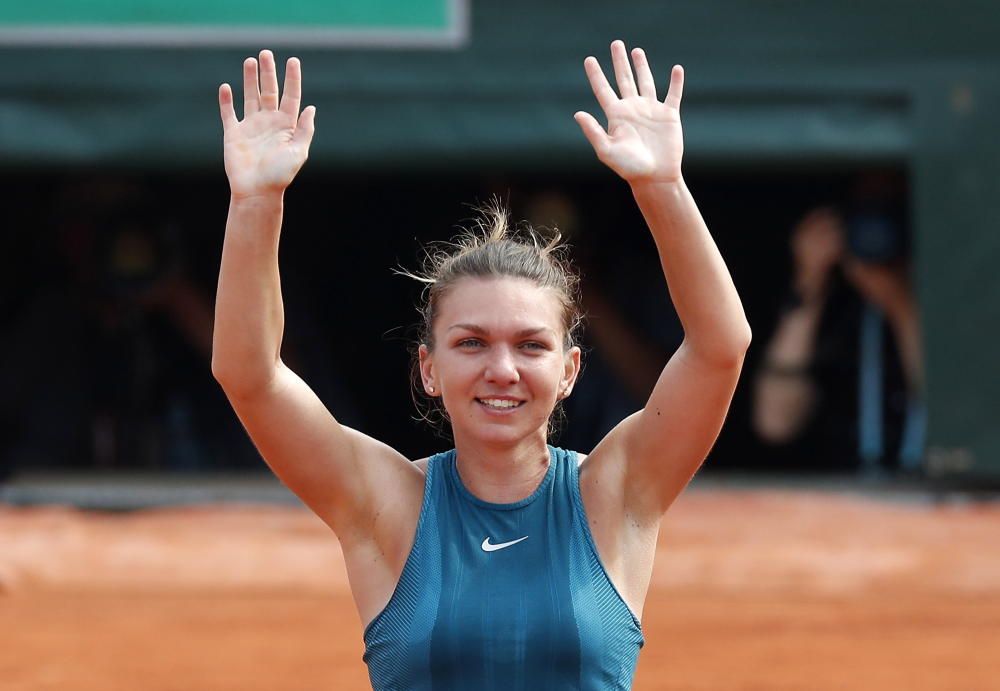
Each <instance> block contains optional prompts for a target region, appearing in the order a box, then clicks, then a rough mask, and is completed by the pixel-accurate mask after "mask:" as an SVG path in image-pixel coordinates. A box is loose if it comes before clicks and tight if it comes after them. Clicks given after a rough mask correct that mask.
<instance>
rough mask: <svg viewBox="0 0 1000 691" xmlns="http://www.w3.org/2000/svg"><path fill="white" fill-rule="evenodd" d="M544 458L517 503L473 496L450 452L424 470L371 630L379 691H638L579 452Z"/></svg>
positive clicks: (630, 633)
mask: <svg viewBox="0 0 1000 691" xmlns="http://www.w3.org/2000/svg"><path fill="white" fill-rule="evenodd" d="M549 458H550V462H549V468H548V471H547V473H546V475H545V478H544V479H543V480H542V482H541V484H539V486H538V488H537V489H536V490H535V491H534V492H533V493H532V494H531V495H530V496H528V497H526V498H525V499H522V500H521V501H518V502H515V503H512V504H494V503H490V502H486V501H483V500H481V499H478V498H477V497H475V496H473V495H472V493H471V492H469V491H468V490H467V489H466V488H465V486H464V485H463V484H462V480H461V478H460V477H459V474H458V470H457V466H456V464H455V451H454V450H451V451H447V452H444V453H439V454H436V455H435V456H432V457H431V458H430V459H429V460H428V463H427V474H426V478H425V481H424V483H425V484H424V498H423V505H422V507H421V509H420V517H419V519H418V520H417V530H416V536H415V539H414V543H413V547H412V549H411V551H410V554H409V556H408V557H407V560H406V564H405V565H404V567H403V572H402V575H401V576H400V579H399V583H398V584H397V585H396V589H395V591H394V592H393V594H392V597H391V598H390V599H389V603H388V604H387V605H386V607H385V609H383V610H382V612H380V613H379V614H378V616H376V617H375V619H373V620H372V622H371V623H370V624H369V625H368V626H367V628H365V632H364V640H365V653H364V657H363V659H364V661H365V663H367V665H368V675H369V678H370V679H371V683H372V687H373V689H375V691H383V690H384V691H390V690H391V691H397V690H399V691H401V690H409V689H414V690H415V689H433V690H434V691H441V690H449V689H483V690H485V691H491V690H493V689H497V690H500V689H502V690H503V691H521V690H525V691H526V690H528V689H532V690H536V689H546V690H553V689H574V690H577V689H601V690H602V691H604V690H606V689H629V688H631V685H632V677H633V675H634V674H635V665H636V661H637V659H638V656H639V649H640V648H641V647H642V645H643V642H644V641H643V636H642V629H641V628H640V624H639V621H638V619H636V618H635V616H634V615H633V614H632V612H631V610H629V608H628V606H627V605H626V604H625V601H624V600H623V599H622V598H621V595H620V594H619V593H618V591H617V590H616V589H615V587H614V586H613V585H612V583H611V580H610V579H609V578H608V575H607V572H606V571H605V570H604V566H603V565H602V564H601V561H600V558H599V557H598V554H597V548H596V546H595V544H594V539H593V537H592V535H591V533H590V526H589V524H588V523H587V517H586V515H585V514H584V509H583V501H582V499H581V497H580V480H579V475H578V467H577V464H578V461H577V456H576V452H574V451H565V450H563V449H558V448H554V447H552V446H550V447H549Z"/></svg>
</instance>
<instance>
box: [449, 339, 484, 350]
mask: <svg viewBox="0 0 1000 691" xmlns="http://www.w3.org/2000/svg"><path fill="white" fill-rule="evenodd" d="M455 345H456V346H458V347H459V348H476V347H479V346H481V345H483V342H482V341H480V340H479V339H478V338H463V339H462V340H461V341H459V342H458V343H456V344H455Z"/></svg>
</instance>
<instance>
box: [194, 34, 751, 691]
mask: <svg viewBox="0 0 1000 691" xmlns="http://www.w3.org/2000/svg"><path fill="white" fill-rule="evenodd" d="M611 56H612V61H613V63H614V68H615V76H616V79H617V83H618V89H619V93H620V95H619V94H616V93H615V91H614V90H613V89H612V88H611V86H610V85H609V83H608V81H607V79H606V78H605V76H604V74H603V72H602V71H601V68H600V66H599V64H598V62H597V60H596V59H595V58H593V57H588V58H587V59H586V60H585V61H584V67H585V70H586V73H587V76H588V78H589V80H590V84H591V87H592V88H593V90H594V94H595V95H596V97H597V100H598V102H599V103H600V105H601V107H602V109H603V110H604V113H605V115H606V116H607V118H608V130H607V131H605V130H604V129H603V128H602V127H601V126H600V125H599V124H598V123H597V121H596V120H595V119H594V118H593V117H592V116H591V115H589V114H587V113H582V112H581V113H577V114H576V116H575V118H576V121H577V123H579V125H580V127H581V129H582V130H583V133H584V135H585V136H586V138H587V139H588V141H590V143H591V145H592V146H593V147H594V150H595V151H596V153H597V155H598V157H599V158H600V160H602V161H603V162H604V163H605V164H607V165H608V166H609V167H610V168H611V169H612V170H614V171H615V172H616V173H618V174H619V175H620V176H621V177H622V178H624V179H625V180H626V181H627V182H629V184H630V185H631V186H632V189H633V192H634V194H635V198H636V201H637V202H638V204H639V207H640V209H641V210H642V213H643V215H644V216H645V218H646V221H647V223H648V225H649V228H650V230H651V232H652V234H653V238H654V240H655V242H656V246H657V248H658V251H659V254H660V258H661V262H662V265H663V270H664V274H665V275H666V278H667V282H668V285H669V289H670V293H671V297H672V299H673V301H674V304H675V306H676V309H677V312H678V314H679V316H680V319H681V321H682V323H683V325H684V329H685V338H684V342H683V344H682V345H681V347H680V348H679V349H678V350H677V351H676V353H675V354H674V355H673V356H672V357H671V358H670V361H669V362H668V363H667V364H666V367H665V368H664V370H663V373H662V375H661V376H660V378H659V381H658V382H657V384H656V386H655V388H654V390H653V392H652V394H651V395H650V397H649V400H648V402H647V404H646V406H645V408H643V409H642V410H640V411H639V412H637V413H635V414H633V415H631V416H629V417H628V418H626V419H625V420H623V421H622V422H621V423H620V424H619V425H618V426H617V427H616V428H615V429H613V430H612V431H611V432H610V433H609V434H608V435H607V437H605V439H604V440H602V441H601V443H600V444H599V445H598V446H597V447H596V448H595V449H594V450H593V452H592V453H591V454H590V455H589V456H587V457H586V458H584V457H582V456H579V455H577V454H575V453H574V452H567V451H564V450H562V449H556V448H554V447H551V446H549V445H548V444H547V432H548V424H549V419H550V417H551V415H552V412H553V410H554V408H555V407H556V404H557V402H558V401H559V400H560V399H562V398H564V397H566V396H569V395H570V393H571V391H572V389H573V385H574V383H575V381H576V377H577V374H578V373H579V371H580V349H579V348H578V347H577V346H575V345H574V343H573V326H574V324H575V321H576V319H575V308H574V305H573V302H572V297H573V281H572V277H571V276H569V275H568V274H567V273H566V272H565V271H564V270H563V269H562V267H561V264H560V263H559V262H558V261H557V260H556V259H555V258H554V256H553V254H552V247H551V246H540V245H538V244H537V242H532V241H530V240H529V241H528V242H518V241H517V239H516V238H512V237H510V236H509V235H508V234H507V233H506V232H505V229H504V227H503V223H502V218H495V219H493V221H492V222H491V223H492V227H491V228H487V229H486V230H487V232H485V233H478V234H477V233H473V234H472V235H470V236H468V237H467V238H466V239H465V241H464V243H465V244H464V246H460V247H459V249H458V250H457V251H456V253H455V255H454V256H450V257H440V258H439V259H440V261H438V262H437V263H436V264H433V263H432V266H431V273H432V275H430V276H429V277H427V280H428V282H429V283H430V284H431V287H430V290H429V291H428V303H427V305H426V306H425V309H424V316H425V324H424V328H425V338H424V342H423V343H422V344H421V345H420V348H419V373H420V381H421V384H422V386H423V389H424V392H425V393H426V395H427V396H429V397H431V398H433V399H437V400H438V401H439V402H440V403H441V405H442V406H443V408H444V411H445V412H446V414H447V417H448V419H449V421H450V424H451V428H452V432H453V435H454V439H455V449H453V450H451V451H449V452H446V453H441V454H436V455H435V456H432V457H430V458H427V459H422V460H419V461H416V462H411V461H409V460H408V459H406V458H404V457H403V456H402V455H401V454H399V453H397V452H396V451H394V450H393V449H391V448H389V447H387V446H386V445H384V444H382V443H380V442H378V441H377V440H375V439H372V438H370V437H367V436H365V435H364V434H362V433H360V432H357V431H355V430H352V429H349V428H347V427H344V426H343V425H341V424H339V423H338V422H337V421H336V420H335V419H334V418H333V416H332V415H331V414H330V412H329V411H327V410H326V408H325V407H324V406H323V405H322V403H321V402H320V401H319V399H318V398H317V397H316V396H315V395H314V394H313V393H312V392H311V391H310V389H309V388H308V387H307V386H306V384H305V383H304V382H303V381H302V380H301V379H299V378H298V377H297V376H296V375H295V373H293V372H291V371H290V370H289V369H288V368H286V367H285V366H284V364H283V363H282V361H281V357H280V346H281V336H282V328H283V316H282V304H281V291H280V285H279V280H278V263H277V249H278V236H279V233H280V226H281V214H282V194H283V191H284V189H285V188H286V187H287V186H288V184H289V183H290V182H291V181H292V178H293V177H294V176H295V173H296V172H297V171H298V169H299V167H300V166H301V165H302V163H303V162H304V161H305V158H306V154H307V151H308V148H309V143H310V140H311V139H312V135H313V121H314V117H315V112H316V111H315V108H313V107H312V106H309V107H307V108H305V109H304V110H302V111H301V113H300V110H299V108H300V100H299V99H300V94H301V69H300V65H299V62H298V60H296V59H295V58H291V59H289V60H288V63H287V67H286V73H285V87H284V94H283V96H282V97H281V99H280V101H279V95H278V78H277V70H276V66H275V62H274V58H273V56H272V55H271V53H270V52H268V51H263V52H262V53H261V54H260V63H259V66H260V74H259V86H258V63H257V61H256V60H254V59H252V58H250V59H248V60H246V61H245V62H244V65H243V80H244V95H245V96H244V119H243V120H242V121H239V120H237V117H236V114H235V111H234V108H233V96H232V91H231V89H230V87H229V86H228V85H226V84H223V85H222V87H221V88H220V91H219V104H220V109H221V113H222V120H223V125H224V130H225V160H226V172H227V175H228V176H229V181H230V187H231V192H232V197H231V203H230V212H229V219H228V222H227V226H226V237H225V244H224V248H223V255H222V267H221V271H220V276H219V288H218V298H217V303H216V322H215V338H214V352H213V359H212V371H213V373H214V375H215V377H216V379H217V380H218V381H219V382H220V384H221V385H222V387H223V388H224V389H225V391H226V394H227V396H228V397H229V400H230V402H231V403H232V405H233V408H234V409H235V410H236V413H237V415H238V416H239V418H240V420H242V422H243V424H244V426H245V427H246V429H247V430H248V432H249V434H250V436H251V437H252V438H253V441H254V443H255V444H256V445H257V448H258V449H259V450H260V452H261V454H262V455H263V457H264V458H265V459H266V461H267V463H268V464H269V465H270V467H271V468H272V469H273V470H274V472H275V473H276V474H277V475H278V476H279V477H280V478H281V480H282V481H283V482H284V483H285V484H286V485H288V487H289V488H291V489H292V490H293V491H294V492H295V493H296V494H297V495H298V496H299V497H300V498H301V499H302V500H303V501H304V502H305V503H306V504H307V505H308V506H309V507H310V508H311V509H312V510H313V511H315V512H316V513H317V515H319V516H320V517H321V518H322V519H323V520H324V521H325V522H326V523H327V524H328V525H329V526H330V527H331V528H332V529H333V530H334V532H335V533H336V534H337V536H338V538H339V539H340V542H341V544H342V546H343V550H344V556H345V560H346V563H347V570H348V576H349V579H350V583H351V590H352V593H353V596H354V600H355V603H356V605H357V608H358V613H359V615H360V617H361V620H362V622H363V623H364V624H365V625H366V629H365V644H366V652H365V661H366V662H367V663H368V667H369V675H370V677H371V681H372V685H373V687H375V688H379V689H381V688H385V689H390V688H391V689H396V688H399V689H416V688H438V689H442V688H444V689H449V688H474V687H476V688H498V687H501V686H502V687H503V688H505V689H521V688H530V689H556V688H575V689H579V688H587V689H606V688H628V687H629V686H630V685H631V681H632V677H633V674H634V671H635V663H636V659H637V656H638V650H639V647H641V645H642V634H641V630H640V626H639V618H640V617H641V615H642V606H643V601H644V599H645V596H646V590H647V587H648V585H649V578H650V574H651V571H652V567H653V555H654V552H655V546H656V538H657V533H658V529H659V525H660V519H661V517H662V515H663V513H664V512H665V511H666V510H667V508H668V507H669V506H670V504H671V503H672V502H673V500H674V499H675V498H676V497H677V495H678V494H679V493H680V492H681V490H682V489H683V488H684V487H685V485H686V484H687V483H688V481H689V480H690V478H691V476H692V475H693V474H694V472H695V470H696V469H697V468H698V466H699V465H700V464H701V462H702V461H703V460H704V458H705V456H706V455H707V453H708V451H709V449H710V448H711V446H712V444H713V443H714V441H715V439H716V437H717V435H718V433H719V430H720V428H721V426H722V423H723V420H724V418H725V415H726V411H727V409H728V407H729V404H730V401H731V399H732V395H733V391H734V389H735V387H736V382H737V379H738V377H739V373H740V369H741V367H742V363H743V358H744V354H745V352H746V349H747V347H748V345H749V343H750V329H749V326H748V325H747V322H746V318H745V316H744V314H743V308H742V306H741V304H740V300H739V296H738V295H737V293H736V290H735V288H734V286H733V283H732V280H731V278H730V276H729V273H728V271H727V269H726V266H725V264H724V262H723V260H722V257H721V256H720V255H719V252H718V249H717V248H716V246H715V244H714V243H713V241H712V238H711V236H710V235H709V232H708V229H707V228H706V227H705V224H704V222H703V221H702V219H701V215H700V214H699V212H698V209H697V207H696V205H695V203H694V200H693V199H692V197H691V195H690V193H689V192H688V190H687V188H686V186H685V184H684V180H683V178H682V176H681V154H682V149H683V145H682V138H681V124H680V116H679V107H680V101H681V91H682V88H683V80H684V73H683V71H682V69H681V68H680V67H679V66H677V67H674V68H673V71H672V73H671V79H670V88H669V93H668V94H667V96H666V99H665V100H664V101H662V102H660V101H658V100H657V98H656V89H655V85H654V82H653V77H652V74H651V72H650V69H649V65H648V63H647V62H646V57H645V54H644V53H643V51H642V50H640V49H638V48H637V49H634V50H633V51H632V64H633V65H634V68H635V72H634V74H633V70H632V66H631V65H630V64H629V56H628V53H627V52H626V49H625V46H624V44H623V43H622V42H621V41H615V42H614V43H612V45H611ZM499 216H501V217H502V214H499ZM487 225H489V224H487Z"/></svg>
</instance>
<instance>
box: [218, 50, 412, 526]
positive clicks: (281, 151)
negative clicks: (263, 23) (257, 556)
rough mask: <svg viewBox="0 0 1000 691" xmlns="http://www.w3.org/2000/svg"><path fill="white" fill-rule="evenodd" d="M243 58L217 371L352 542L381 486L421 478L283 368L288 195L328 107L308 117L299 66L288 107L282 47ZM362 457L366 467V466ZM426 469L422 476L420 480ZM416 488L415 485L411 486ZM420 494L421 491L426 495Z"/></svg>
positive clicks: (226, 110)
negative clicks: (280, 67)
mask: <svg viewBox="0 0 1000 691" xmlns="http://www.w3.org/2000/svg"><path fill="white" fill-rule="evenodd" d="M259 66H260V73H259V84H258V61H257V60H255V59H253V58H248V59H247V60H246V61H245V62H244V63H243V90H244V118H243V120H242V121H240V120H237V117H236V113H235V110H234V108H233V94H232V90H231V89H230V87H229V85H228V84H223V85H222V86H221V87H220V89H219V108H220V111H221V114H222V124H223V129H224V132H225V134H224V142H225V162H226V174H227V176H228V177H229V185H230V190H231V199H230V206H229V218H228V220H227V222H226V236H225V241H224V244H223V249H222V266H221V268H220V271H219V284H218V293H217V297H216V304H215V326H214V334H213V344H212V372H213V374H214V376H215V378H216V379H217V380H218V382H219V383H220V384H221V386H222V388H223V389H224V390H225V392H226V396H227V397H228V398H229V401H230V403H231V404H232V406H233V408H234V410H235V411H236V414H237V415H238V416H239V418H240V420H241V421H242V422H243V425H244V427H245V428H246V430H247V432H248V433H249V434H250V437H251V438H252V439H253V442H254V444H255V445H256V446H257V449H258V450H259V451H260V453H261V455H262V456H263V457H264V459H265V460H266V461H267V463H268V465H269V466H270V467H271V469H272V470H274V472H275V474H276V475H278V477H279V478H281V480H282V481H283V482H284V483H285V484H286V485H287V486H288V487H289V488H290V489H291V490H292V491H294V492H295V493H296V494H297V495H298V496H299V497H300V498H301V499H302V500H303V501H304V502H305V503H306V504H308V505H309V507H310V508H312V509H313V510H314V511H315V512H316V513H317V514H318V515H319V516H320V517H321V518H322V519H323V520H324V521H326V522H327V523H328V524H329V525H330V526H331V527H332V528H333V529H334V530H335V531H336V532H337V534H338V536H340V538H341V540H344V539H345V538H347V539H350V538H351V537H353V536H355V535H357V536H359V537H361V538H362V539H367V538H370V537H373V536H372V535H371V530H370V528H371V525H370V524H371V523H372V517H373V516H375V515H377V514H378V511H379V502H382V501H387V502H390V503H395V504H399V503H400V502H398V501H395V502H393V497H391V496H390V495H389V494H388V493H385V494H384V495H381V496H380V497H376V496H375V493H374V488H375V487H377V486H378V483H379V481H380V480H382V481H384V480H386V479H387V478H388V479H389V480H391V479H392V477H391V476H392V474H393V473H396V474H401V475H402V477H403V479H402V480H400V481H399V482H397V483H391V482H390V483H388V484H389V486H390V487H393V488H404V489H405V488H406V487H408V486H409V485H407V478H409V480H410V481H413V480H416V481H417V484H419V471H416V470H415V469H413V468H412V467H411V466H410V464H409V463H408V462H406V460H405V459H404V458H403V457H402V456H400V455H399V454H398V453H396V452H395V451H393V450H392V449H390V448H388V447H387V446H385V445H383V444H380V443H378V442H376V441H375V440H373V439H371V438H369V437H367V436H365V435H363V434H361V433H359V432H356V431H354V430H351V429H349V428H347V427H344V426H342V425H341V424H340V423H338V422H337V421H336V420H335V419H334V417H333V416H332V415H331V414H330V412H329V411H328V410H327V409H326V407H325V406H324V405H323V403H322V402H321V401H320V400H319V398H318V397H317V396H316V395H315V394H314V393H313V391H312V390H311V389H310V388H309V387H308V386H307V385H306V384H305V382H303V381H302V379H301V378H299V377H298V376H297V375H296V374H295V373H294V372H292V371H291V370H290V369H288V367H286V366H285V364H284V363H283V362H282V361H281V339H282V333H283V330H284V310H283V308H282V301H281V283H280V279H279V274H278V239H279V236H280V233H281V216H282V204H283V198H284V192H285V189H286V188H287V187H288V185H289V184H290V183H291V181H292V179H293V178H294V177H295V174H296V173H297V172H298V170H299V168H301V167H302V164H303V163H304V162H305V160H306V157H307V154H308V151H309V144H310V142H311V140H312V136H313V119H314V117H315V113H316V110H315V108H313V107H312V106H309V107H307V108H305V109H304V110H302V111H301V113H300V110H299V108H300V98H301V83H302V72H301V67H300V65H299V61H298V59H297V58H291V59H289V60H288V63H287V66H286V72H285V86H284V93H283V95H282V97H281V99H280V101H279V95H278V75H277V68H276V66H275V62H274V56H273V55H272V54H271V52H270V51H262V52H261V54H260V62H259ZM362 460H363V461H364V462H363V463H362ZM415 474H416V476H415ZM411 484H412V483H411ZM414 491H416V492H417V493H418V494H419V487H415V490H414Z"/></svg>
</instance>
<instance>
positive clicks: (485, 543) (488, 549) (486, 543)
mask: <svg viewBox="0 0 1000 691" xmlns="http://www.w3.org/2000/svg"><path fill="white" fill-rule="evenodd" d="M527 539H528V536H527V535H525V536H524V537H519V538H518V539H516V540H511V541H510V542H501V543H499V544H496V545H491V544H490V539H489V538H488V537H487V538H486V539H485V540H483V551H484V552H496V551H497V550H498V549H505V548H507V547H510V546H511V545H516V544H517V543H518V542H523V541H524V540H527Z"/></svg>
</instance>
